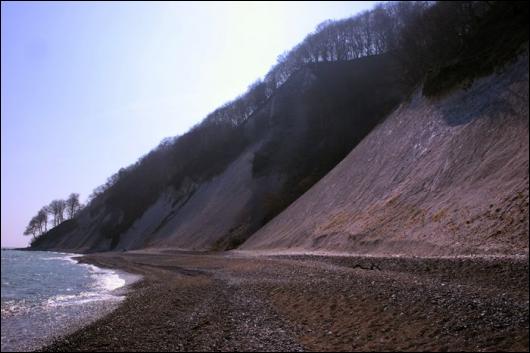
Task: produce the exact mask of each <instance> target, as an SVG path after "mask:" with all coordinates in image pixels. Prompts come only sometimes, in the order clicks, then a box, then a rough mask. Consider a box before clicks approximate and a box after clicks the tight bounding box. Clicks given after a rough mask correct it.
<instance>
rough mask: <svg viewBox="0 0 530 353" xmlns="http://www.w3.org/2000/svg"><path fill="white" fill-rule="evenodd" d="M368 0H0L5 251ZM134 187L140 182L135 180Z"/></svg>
mask: <svg viewBox="0 0 530 353" xmlns="http://www.w3.org/2000/svg"><path fill="white" fill-rule="evenodd" d="M373 5H374V2H310V3H309V2H308V3H305V2H293V3H289V2H282V3H245V4H243V3H180V2H179V3H154V2H149V3H138V2H134V3H133V2H131V3H124V2H115V3H112V2H110V3H103V2H96V3H72V2H68V3H66V2H65V3H60V2H52V3H47V2H28V3H23V2H2V5H1V6H2V38H1V39H2V42H1V43H2V72H1V75H2V76H1V77H2V98H1V99H2V102H1V120H2V122H1V124H2V126H1V131H2V132H1V133H2V146H1V147H2V150H1V151H2V190H1V199H2V200H1V202H2V204H1V206H2V208H1V210H2V223H1V226H2V229H1V231H2V233H1V235H2V246H24V245H26V244H27V242H28V240H29V239H28V238H27V237H24V236H22V233H23V231H24V228H25V225H26V224H27V222H28V221H29V219H30V218H31V217H32V216H33V215H34V214H35V213H36V212H37V211H38V210H39V209H40V207H42V206H43V205H45V204H48V203H49V202H50V201H51V200H53V199H56V198H66V197H67V196H68V194H69V193H71V192H79V193H80V194H81V199H82V201H84V200H86V197H87V196H88V195H89V194H90V193H91V192H92V190H93V189H94V188H95V187H97V186H99V185H100V184H102V183H104V182H105V180H106V179H107V177H109V176H110V175H111V174H113V173H114V172H116V171H117V170H118V169H119V168H120V167H125V166H127V165H129V164H131V163H133V162H135V161H136V160H137V159H138V158H139V157H140V156H142V155H144V154H145V153H147V152H148V151H149V150H150V149H152V148H154V147H155V146H156V145H158V143H159V142H160V140H162V139H163V138H164V137H167V136H174V135H178V134H182V133H184V132H185V131H187V130H188V129H189V128H190V127H191V126H192V125H194V124H195V123H197V122H199V121H200V120H202V119H203V118H204V117H205V116H206V115H207V114H208V113H209V112H211V111H213V110H214V109H215V108H217V107H218V106H220V105H221V104H223V103H224V102H226V101H228V100H231V99H233V98H235V97H236V96H237V95H239V94H241V93H243V92H244V91H245V90H246V88H247V86H248V85H249V84H251V83H252V82H253V81H254V80H256V79H257V78H259V77H263V76H264V75H265V73H266V72H267V71H268V69H269V68H270V67H271V66H272V65H273V64H274V63H275V61H276V58H277V56H278V55H279V54H281V53H282V52H283V51H285V50H289V49H290V48H291V47H293V46H294V45H295V44H297V43H298V42H300V41H301V40H302V39H303V38H304V37H305V36H306V35H307V34H308V33H310V32H312V31H313V30H314V29H315V27H316V26H317V25H318V24H319V23H320V22H322V21H324V20H326V19H339V18H344V17H349V16H351V15H353V14H355V13H357V12H359V11H362V10H365V9H369V8H371V7H373ZM139 187H141V186H139Z"/></svg>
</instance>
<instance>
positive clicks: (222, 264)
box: [42, 251, 529, 351]
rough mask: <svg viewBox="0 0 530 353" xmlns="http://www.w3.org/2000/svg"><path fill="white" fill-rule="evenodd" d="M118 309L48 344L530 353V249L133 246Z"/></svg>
mask: <svg viewBox="0 0 530 353" xmlns="http://www.w3.org/2000/svg"><path fill="white" fill-rule="evenodd" d="M81 261H85V262H89V263H92V264H94V265H97V266H102V267H110V268H117V269H121V270H124V271H127V272H130V273H135V274H140V275H142V276H143V280H142V281H140V282H138V283H136V284H134V285H133V286H132V290H131V291H130V294H129V295H128V296H127V299H126V300H125V301H124V302H123V303H122V304H121V305H120V306H119V307H118V308H117V309H116V310H115V311H113V312H112V313H111V314H109V315H107V316H105V317H103V318H101V319H99V320H98V321H96V322H94V323H92V324H90V325H88V326H86V327H84V328H83V329H81V330H78V331H77V332H75V333H73V334H70V335H68V336H66V337H62V338H60V339H58V340H56V341H54V342H53V343H52V344H50V345H48V346H45V347H43V348H42V350H44V351H334V350H338V351H352V350H355V351H387V350H409V351H423V350H428V351H448V350H450V351H458V350H465V351H497V350H501V351H528V345H529V343H528V336H529V334H528V322H529V321H528V315H529V302H528V257H499V258H495V257H492V258H482V257H469V258H454V259H451V258H429V259H422V258H398V257H378V258H371V257H353V256H351V257H334V256H308V255H282V256H254V255H251V254H244V253H224V254H214V253H209V254H206V253H190V252H178V251H162V252H159V253H148V252H128V253H103V254H93V255H87V256H85V257H84V258H82V259H81Z"/></svg>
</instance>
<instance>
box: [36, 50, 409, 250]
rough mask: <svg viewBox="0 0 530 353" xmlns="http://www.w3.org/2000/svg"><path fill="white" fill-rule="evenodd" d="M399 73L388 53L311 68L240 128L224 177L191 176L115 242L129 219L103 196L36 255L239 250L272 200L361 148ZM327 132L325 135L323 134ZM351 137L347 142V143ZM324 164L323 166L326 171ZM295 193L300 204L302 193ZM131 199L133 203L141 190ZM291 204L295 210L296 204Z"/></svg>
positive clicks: (386, 107)
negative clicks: (241, 143)
mask: <svg viewBox="0 0 530 353" xmlns="http://www.w3.org/2000/svg"><path fill="white" fill-rule="evenodd" d="M395 70H396V65H395V63H394V61H393V59H391V58H390V57H389V56H384V55H382V56H374V57H370V58H363V59H359V60H355V61H351V62H342V63H321V64H315V65H312V66H307V67H305V68H303V69H301V70H300V71H298V72H297V73H295V74H293V75H292V76H291V77H290V78H289V80H288V81H287V82H286V83H285V84H284V85H283V86H282V87H281V88H279V89H278V91H277V92H276V93H275V94H274V95H273V96H272V97H271V98H270V99H269V100H268V102H267V103H266V104H265V105H264V106H263V107H262V108H261V109H259V110H258V111H257V112H256V113H255V114H253V115H252V116H251V117H250V118H249V119H248V120H247V122H246V123H245V124H244V125H242V126H241V128H242V129H244V130H243V131H244V134H245V136H248V140H249V141H250V143H249V144H248V146H246V147H245V149H244V150H242V151H241V152H240V153H239V154H238V155H237V157H236V158H235V159H234V160H232V161H231V163H229V164H228V165H227V166H226V167H225V168H224V170H222V171H221V172H220V173H218V174H217V175H215V176H213V177H207V178H203V179H201V178H195V179H194V180H192V179H191V178H189V177H188V178H186V179H185V181H184V182H183V183H181V184H180V185H179V186H178V187H176V188H175V187H174V186H170V187H168V188H166V189H165V190H163V191H162V192H161V194H160V196H159V197H158V199H156V201H155V202H154V203H152V204H151V205H150V206H149V207H148V208H147V209H146V210H145V211H144V212H143V213H142V214H141V216H140V217H138V218H137V219H135V220H134V222H132V224H131V226H130V227H127V228H126V229H123V230H121V231H120V233H119V234H117V236H116V234H113V236H112V237H111V236H109V235H108V233H109V230H111V232H112V231H113V230H114V229H118V228H120V222H122V219H123V217H124V216H123V212H122V211H121V210H120V209H116V208H110V207H109V206H108V204H107V203H106V201H105V197H102V198H101V199H100V200H97V203H95V204H94V205H91V206H90V207H88V209H85V210H83V212H82V214H80V215H79V217H77V219H76V220H75V224H73V223H74V222H71V224H68V223H67V224H64V225H62V226H61V227H58V228H57V229H56V230H54V231H53V232H52V233H50V234H49V235H46V236H45V237H44V238H43V239H42V240H41V241H40V242H39V245H38V246H37V247H36V248H44V249H61V250H75V251H107V250H123V249H140V248H148V247H156V248H158V247H164V248H167V247H172V248H180V249H189V250H222V249H227V248H234V247H236V246H237V245H240V244H241V243H242V242H243V241H244V240H246V239H247V238H248V237H249V236H250V235H251V234H253V233H254V232H255V231H256V230H258V229H259V228H260V227H261V226H262V225H263V224H264V222H265V221H264V219H266V218H267V216H269V218H270V217H272V216H270V213H271V212H270V204H271V203H272V202H270V199H271V198H274V197H276V199H281V198H282V196H283V194H284V192H290V191H291V188H290V186H291V185H293V186H294V187H296V186H298V185H299V184H301V183H302V182H307V181H306V180H304V179H307V176H308V175H307V174H311V177H313V178H314V179H316V180H318V178H317V177H315V175H318V173H321V174H320V175H319V176H318V177H320V176H322V175H324V174H325V172H327V171H329V170H330V169H331V168H332V167H333V166H334V165H336V163H337V162H338V161H340V159H341V158H342V157H343V156H344V155H346V154H347V152H349V151H350V150H351V147H350V148H349V149H347V150H346V151H341V150H340V148H343V146H344V145H350V146H351V145H355V143H358V142H360V141H361V140H362V138H363V137H364V136H366V134H367V133H368V132H369V131H371V129H372V128H373V127H374V126H375V125H376V124H377V123H378V122H380V121H381V120H382V119H384V117H385V116H386V114H387V113H388V112H389V111H390V110H391V109H392V108H393V107H395V106H397V105H398V103H399V102H400V100H401V99H402V97H403V96H404V90H403V89H401V85H400V84H399V83H398V80H397V75H395ZM373 97H377V99H374V98H373ZM323 122H324V123H325V124H322V123H323ZM338 122H342V124H343V125H342V126H348V127H351V128H352V129H351V132H348V133H347V134H344V131H338V130H340V129H337V128H335V127H334V126H339V125H337V123H338ZM321 125H326V126H324V127H322V126H321ZM315 126H316V127H315ZM321 128H326V129H327V130H326V133H323V132H322V130H321ZM342 130H347V129H342ZM327 131H329V133H328V132H327ZM345 136H346V137H348V139H347V140H348V141H351V142H348V143H347V144H344V143H343V140H345V138H344V137H345ZM337 146H338V147H339V148H338V147H337ZM337 150H339V153H340V158H337V157H336V156H337V155H339V153H337ZM256 155H260V156H262V159H263V160H264V162H262V165H261V166H260V169H259V172H256V170H255V168H254V167H255V160H256ZM263 156H264V157H263ZM330 156H331V158H330ZM300 158H302V161H300ZM334 158H335V159H334ZM324 159H326V162H327V164H324V163H323V162H322V161H323V160H324ZM328 159H329V160H330V161H331V162H329V161H328ZM299 165H300V166H301V167H299ZM323 165H325V168H327V169H325V171H324V172H322V169H323V167H322V166H323ZM293 166H296V167H293ZM303 168H307V173H306V171H304V169H303ZM300 171H302V172H300ZM316 180H313V182H314V181H316ZM287 181H289V182H290V184H287ZM286 185H288V187H286ZM137 187H138V188H139V189H140V188H142V187H143V186H142V185H137ZM306 189H307V188H306ZM304 191H305V190H304ZM298 192H299V194H298V195H297V194H296V193H295V196H296V197H298V196H299V195H300V194H301V193H302V192H303V191H298ZM130 193H131V195H132V196H134V193H135V188H133V189H132V190H130ZM290 197H291V199H290V200H291V202H292V200H294V199H295V198H296V197H293V196H292V195H290ZM130 199H131V200H134V197H131V198H130ZM98 203H99V205H98ZM279 211H280V210H278V212H279ZM278 212H276V213H278ZM120 229H121V228H120Z"/></svg>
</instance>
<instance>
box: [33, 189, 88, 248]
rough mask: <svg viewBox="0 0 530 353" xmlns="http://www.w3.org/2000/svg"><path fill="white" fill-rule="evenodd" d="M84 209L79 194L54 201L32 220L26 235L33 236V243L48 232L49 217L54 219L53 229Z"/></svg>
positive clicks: (52, 221) (72, 194)
mask: <svg viewBox="0 0 530 353" xmlns="http://www.w3.org/2000/svg"><path fill="white" fill-rule="evenodd" d="M82 208H83V205H82V204H81V203H80V202H79V194H77V193H71V194H70V196H68V198H67V199H66V200H53V201H52V202H50V204H49V205H47V206H43V207H42V208H41V209H40V210H39V212H37V214H36V215H35V216H34V217H33V218H31V220H30V221H29V223H28V225H27V226H26V230H25V231H24V235H32V236H33V239H32V242H33V241H35V240H36V239H38V238H39V237H40V236H42V235H44V234H45V233H46V232H47V231H48V221H49V219H48V215H50V216H52V217H53V218H51V219H50V221H51V225H52V228H53V227H57V226H58V225H59V224H61V223H63V222H64V221H65V220H68V219H73V218H74V217H75V216H76V215H77V214H78V212H79V211H80V210H81V209H82ZM65 213H66V219H65Z"/></svg>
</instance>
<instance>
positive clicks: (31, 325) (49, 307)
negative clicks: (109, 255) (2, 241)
mask: <svg viewBox="0 0 530 353" xmlns="http://www.w3.org/2000/svg"><path fill="white" fill-rule="evenodd" d="M1 254H2V271H1V272H2V291H1V293H2V295H1V296H2V303H1V307H2V314H1V320H2V322H1V331H2V344H1V351H2V352H9V351H28V350H33V349H37V348H39V347H41V346H42V345H44V344H47V343H50V342H51V341H52V340H53V338H55V337H57V336H61V335H64V334H67V333H70V332H73V331H74V330H75V329H78V328H80V327H82V326H84V325H87V324H88V323H90V322H92V321H94V320H96V319H97V318H99V317H101V316H102V315H104V314H106V313H108V312H110V311H112V310H113V309H115V308H116V307H117V305H118V304H119V303H120V301H122V300H123V299H124V294H125V290H124V286H125V285H126V284H130V283H132V282H134V281H136V280H138V279H139V278H138V277H137V276H134V275H130V274H127V273H123V272H119V271H116V270H111V269H104V268H99V267H96V266H93V265H89V264H80V263H78V262H77V261H76V258H77V257H78V256H79V255H75V254H67V253H59V252H49V251H20V250H8V249H2V251H1Z"/></svg>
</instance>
